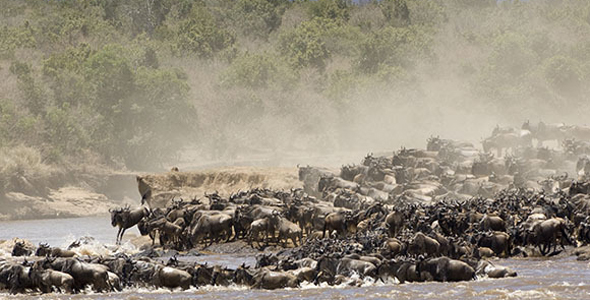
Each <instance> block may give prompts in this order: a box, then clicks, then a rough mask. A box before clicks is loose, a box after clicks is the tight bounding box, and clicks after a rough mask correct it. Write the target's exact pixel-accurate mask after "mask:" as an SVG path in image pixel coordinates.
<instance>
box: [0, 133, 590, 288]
mask: <svg viewBox="0 0 590 300" xmlns="http://www.w3.org/2000/svg"><path fill="white" fill-rule="evenodd" d="M533 141H536V143H537V145H536V146H533ZM548 141H549V142H552V143H554V144H556V145H558V146H559V147H553V148H549V147H543V143H546V142H548ZM482 144H483V149H484V151H480V150H478V149H476V148H475V146H474V145H472V144H470V143H466V142H458V141H453V140H447V139H441V138H438V137H431V138H430V139H429V140H428V143H427V147H426V149H425V150H423V149H405V148H402V149H401V150H399V151H396V152H395V153H394V154H393V156H390V157H387V156H374V155H367V156H366V157H365V158H364V159H363V160H362V162H361V164H359V165H346V166H343V167H342V168H341V170H340V172H339V174H335V173H333V172H331V171H330V170H327V169H322V168H316V167H309V166H308V167H300V168H299V179H300V180H301V181H302V182H303V183H304V188H302V189H292V190H291V191H273V190H268V189H262V188H256V189H251V190H249V191H239V192H237V193H235V194H232V195H231V196H229V197H223V196H221V195H219V194H218V193H212V194H205V197H204V198H203V199H197V198H194V199H192V200H191V201H183V200H182V199H172V200H171V201H170V203H169V205H168V207H166V208H165V209H161V208H156V209H149V208H147V207H143V206H141V207H139V208H136V209H131V208H129V207H124V208H119V209H114V210H112V211H111V223H112V225H113V226H118V227H119V232H118V233H117V242H118V243H119V242H120V240H121V238H122V236H123V234H124V232H125V230H126V229H128V228H131V227H133V226H136V225H137V227H138V229H139V231H140V232H141V234H142V235H149V236H150V237H151V238H152V241H153V242H152V245H153V246H154V247H155V246H156V245H158V246H161V247H163V248H167V249H176V250H178V251H182V250H189V249H193V248H197V247H200V245H203V246H207V245H211V244H212V243H219V242H222V241H223V242H228V241H235V240H245V241H246V242H247V243H248V244H250V245H252V246H253V247H257V248H261V249H264V248H266V247H268V246H279V245H280V246H282V247H284V249H283V250H281V251H280V252H279V253H278V254H276V255H274V254H273V255H268V254H260V255H259V256H258V257H257V266H255V267H248V266H245V265H243V266H240V267H239V268H236V269H229V268H225V267H221V266H207V265H202V264H197V263H189V262H184V261H183V260H178V259H175V258H172V259H169V260H168V261H167V263H164V262H159V261H158V260H154V259H151V258H148V257H146V256H136V257H129V256H126V255H124V254H119V255H118V256H112V257H106V258H105V257H84V256H78V257H70V256H73V254H72V253H73V252H68V250H59V249H57V250H56V249H52V248H49V247H48V246H47V245H41V246H40V248H39V249H41V248H44V249H45V250H38V251H37V254H39V255H40V256H46V257H47V258H36V259H33V260H31V261H30V262H24V263H14V262H12V263H8V262H4V263H1V262H0V287H6V288H8V289H10V290H11V291H13V292H20V291H24V290H27V289H32V290H39V291H42V292H46V291H49V290H50V288H49V287H53V288H59V289H61V290H63V291H65V292H71V291H79V290H81V289H83V288H84V286H86V285H88V284H90V285H92V286H93V288H94V289H96V290H99V291H104V290H110V289H120V288H121V287H126V286H156V287H169V288H174V287H180V288H188V287H190V286H196V287H199V286H203V285H229V284H237V285H247V286H251V287H255V288H266V289H274V288H284V287H296V286H299V285H300V284H301V283H302V282H311V283H316V284H319V283H327V284H330V285H333V284H343V283H344V284H351V285H357V284H361V283H362V280H366V279H368V278H372V280H383V281H387V280H388V279H392V278H395V279H397V280H398V281H399V282H412V281H432V280H435V281H461V280H471V279H474V278H475V277H476V276H488V277H493V278H498V277H505V276H516V273H515V272H514V271H512V270H510V269H508V268H505V267H501V266H495V265H493V264H492V263H491V262H489V261H488V260H487V258H489V257H510V256H517V255H518V256H525V257H526V256H530V255H548V256H551V255H556V254H558V253H560V252H561V251H563V249H565V246H567V245H570V246H574V247H577V246H580V245H583V244H587V243H590V217H589V212H590V181H588V180H587V176H590V158H588V156H587V155H590V127H584V126H566V125H564V124H544V123H542V122H541V123H539V124H537V125H533V124H530V123H529V122H526V123H525V124H523V126H522V128H521V129H514V128H500V127H496V128H495V129H494V130H493V132H492V135H491V137H489V138H487V139H485V140H484V141H483V142H482ZM493 152H495V153H493ZM176 171H178V170H176ZM17 248H18V247H16V246H15V251H17V252H18V249H17ZM21 248H22V247H21ZM39 251H42V252H39ZM15 254H19V253H15ZM25 254H26V253H25ZM70 254H72V255H70ZM89 278H90V279H89ZM89 280H90V281H89Z"/></svg>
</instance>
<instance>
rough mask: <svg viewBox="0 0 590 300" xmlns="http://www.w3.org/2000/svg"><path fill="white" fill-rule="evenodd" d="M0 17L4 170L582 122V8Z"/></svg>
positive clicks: (240, 154) (132, 8)
mask: <svg viewBox="0 0 590 300" xmlns="http://www.w3.org/2000/svg"><path fill="white" fill-rule="evenodd" d="M0 6H1V7H3V9H2V12H1V17H0V26H2V28H3V29H2V31H1V33H0V79H1V80H0V87H1V88H0V113H1V116H2V119H1V120H0V142H1V145H2V148H4V149H5V150H3V153H4V154H5V155H4V156H5V157H7V158H6V160H10V159H12V160H14V157H15V156H18V154H14V153H13V154H12V156H10V155H9V154H7V153H8V152H10V151H8V150H6V149H8V148H10V149H13V148H14V147H16V146H18V147H21V148H19V149H25V150H23V151H27V153H31V152H33V153H32V154H31V155H32V157H36V158H35V159H37V157H38V160H39V163H40V164H44V165H48V166H62V165H72V164H73V165H80V164H91V165H94V164H98V165H108V166H113V167H115V168H126V169H130V170H163V169H169V168H170V167H171V166H174V165H176V166H180V167H181V168H185V169H195V168H203V167H208V166H222V165H266V166H273V165H274V166H294V165H295V164H297V163H302V164H307V163H312V164H324V165H339V164H342V163H353V162H357V160H358V158H359V153H369V152H375V153H378V152H391V151H394V150H397V149H399V148H400V147H402V146H405V147H421V148H423V147H425V143H426V139H427V138H428V137H430V136H440V137H445V138H451V139H457V140H466V141H470V142H473V143H474V144H476V145H477V146H479V143H480V141H481V140H482V139H483V138H484V137H486V136H488V135H489V134H490V133H491V130H492V129H493V128H494V127H495V126H496V125H500V126H513V127H520V126H521V124H522V123H523V122H524V121H526V120H530V121H531V122H538V121H544V122H546V123H555V122H564V123H566V124H580V125H582V124H586V123H588V122H587V121H586V116H587V115H588V113H589V112H590V110H589V107H590V102H589V101H588V100H589V99H588V95H589V87H590V84H588V83H589V78H590V77H589V75H590V2H586V1H575V0H566V1H546V0H535V1H533V0H531V1H495V0H483V1H472V0H441V1H422V0H382V1H346V0H319V1H287V0H239V1H232V0H217V1H214V0H202V1H181V0H166V1H136V0H126V1H114V0H96V1H42V2H30V1H14V0H2V1H0ZM11 157H12V158H11ZM35 159H33V161H36V160H35ZM15 164H16V165H18V164H19V163H13V165H15ZM20 164H21V165H27V164H29V165H30V164H31V162H22V163H20ZM0 170H1V169H0ZM4 171H5V172H9V171H8V170H4Z"/></svg>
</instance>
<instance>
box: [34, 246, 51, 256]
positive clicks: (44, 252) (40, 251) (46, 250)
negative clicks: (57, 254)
mask: <svg viewBox="0 0 590 300" xmlns="http://www.w3.org/2000/svg"><path fill="white" fill-rule="evenodd" d="M50 254H51V247H49V245H48V244H45V243H39V248H37V251H36V252H35V255H36V256H49V255H50Z"/></svg>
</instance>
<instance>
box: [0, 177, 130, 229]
mask: <svg viewBox="0 0 590 300" xmlns="http://www.w3.org/2000/svg"><path fill="white" fill-rule="evenodd" d="M134 176H135V175H134V174H131V173H115V172H110V171H106V170H103V171H101V172H94V171H93V172H88V171H87V172H78V171H76V172H71V173H66V172H61V173H57V174H56V173H48V174H46V175H44V176H29V175H28V174H15V175H13V176H11V177H10V178H6V180H9V181H10V182H9V183H10V184H4V185H3V187H4V189H3V190H1V191H0V220H25V219H49V218H73V217H87V216H94V215H103V214H108V211H109V209H110V208H112V207H116V206H121V205H124V204H130V205H139V199H140V198H139V196H138V195H137V190H136V188H135V182H134Z"/></svg>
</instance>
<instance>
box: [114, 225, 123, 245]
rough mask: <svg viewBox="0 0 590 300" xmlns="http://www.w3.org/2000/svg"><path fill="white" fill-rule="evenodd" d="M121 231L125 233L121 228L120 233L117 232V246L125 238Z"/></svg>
mask: <svg viewBox="0 0 590 300" xmlns="http://www.w3.org/2000/svg"><path fill="white" fill-rule="evenodd" d="M121 231H123V227H119V231H117V239H116V241H115V244H117V245H119V244H120V241H121V239H122V238H123V235H122V234H121ZM119 237H120V238H119Z"/></svg>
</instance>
